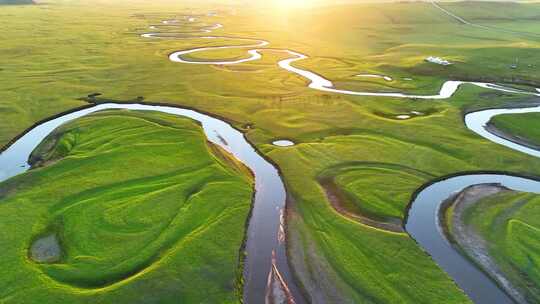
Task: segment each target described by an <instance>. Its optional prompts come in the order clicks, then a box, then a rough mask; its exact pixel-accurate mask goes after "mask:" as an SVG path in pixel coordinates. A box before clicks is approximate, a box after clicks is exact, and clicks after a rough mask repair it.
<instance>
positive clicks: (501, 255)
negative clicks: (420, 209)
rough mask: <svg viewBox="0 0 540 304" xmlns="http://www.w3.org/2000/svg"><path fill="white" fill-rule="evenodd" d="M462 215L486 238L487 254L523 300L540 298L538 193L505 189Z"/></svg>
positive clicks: (539, 214) (539, 205)
mask: <svg viewBox="0 0 540 304" xmlns="http://www.w3.org/2000/svg"><path fill="white" fill-rule="evenodd" d="M463 216H464V221H465V223H466V224H467V225H470V226H471V227H474V228H475V230H476V231H477V232H478V233H479V234H480V235H481V236H482V238H484V239H485V240H486V241H487V243H488V244H489V246H488V249H489V253H490V255H491V256H492V257H493V259H494V260H495V262H496V263H497V264H498V265H499V266H500V268H501V270H502V271H503V272H504V273H505V274H506V276H507V277H508V278H509V279H510V280H511V282H512V283H514V285H516V286H517V287H518V288H519V289H521V290H523V291H524V292H525V295H526V297H527V300H528V301H529V302H530V303H537V302H538V301H540V288H539V287H540V271H539V268H538V264H539V263H540V254H539V253H540V243H539V238H540V228H539V227H540V220H539V218H540V197H539V196H538V195H535V194H531V193H517V192H505V193H501V194H497V195H494V196H490V197H487V198H484V199H482V200H480V201H479V202H478V203H477V204H475V205H473V206H472V207H471V208H468V209H467V210H466V212H465V214H464V215H463Z"/></svg>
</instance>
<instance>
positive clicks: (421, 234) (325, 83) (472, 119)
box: [143, 24, 540, 304]
mask: <svg viewBox="0 0 540 304" xmlns="http://www.w3.org/2000/svg"><path fill="white" fill-rule="evenodd" d="M213 28H222V26H221V24H219V26H218V27H216V26H214V27H213ZM208 29H209V28H206V29H204V31H205V33H208V32H209V31H208ZM169 35H170V34H169ZM143 37H147V38H170V36H168V37H167V36H164V34H163V35H161V34H159V33H152V36H151V37H148V36H145V34H143ZM191 38H202V39H218V38H220V39H235V40H236V39H238V38H234V37H228V36H201V37H182V38H180V39H191ZM239 40H243V41H249V42H252V43H251V44H248V45H222V46H213V47H212V46H211V47H201V48H192V49H188V50H181V51H176V52H173V53H171V54H170V55H169V59H170V60H171V61H173V62H180V63H185V64H205V65H231V64H239V63H245V62H250V61H254V60H260V59H261V58H262V52H264V51H270V52H282V53H285V54H287V55H289V57H288V58H285V59H283V60H281V61H279V62H278V63H277V64H278V66H279V67H280V68H282V69H284V70H286V71H288V72H291V73H294V74H296V75H298V76H301V77H303V78H305V79H307V80H308V81H309V84H308V87H309V88H311V89H315V90H320V91H325V92H330V93H336V94H346V95H356V96H376V97H394V98H409V99H447V98H450V97H452V96H453V95H454V94H455V93H456V91H457V90H458V89H459V88H460V86H462V85H467V84H468V85H474V86H478V87H482V88H485V89H490V90H497V91H503V92H508V93H516V94H525V95H530V96H540V90H538V89H537V90H535V91H525V90H520V89H516V88H511V87H506V86H502V85H498V84H493V83H485V82H471V81H454V80H452V81H446V82H444V83H443V85H442V86H441V88H440V90H439V92H438V93H437V94H432V95H418V94H407V93H401V92H395V93H387V92H365V91H351V90H341V89H338V88H335V87H334V84H333V83H332V82H331V81H330V80H328V79H326V78H324V77H323V76H322V75H320V74H317V73H314V72H312V71H309V70H306V69H302V68H299V67H295V66H293V63H295V62H298V61H301V60H304V59H307V58H309V57H308V56H307V55H305V54H302V53H300V52H296V51H293V50H288V49H264V48H261V47H264V46H267V45H269V44H270V43H269V42H268V41H266V40H260V39H252V38H239ZM242 48H246V49H247V53H248V55H249V56H248V57H246V58H242V59H236V60H230V61H227V60H204V61H201V60H196V59H193V58H189V59H188V58H185V57H184V56H185V55H188V54H194V53H198V52H205V51H211V50H215V49H242ZM381 77H385V79H387V80H388V79H390V80H391V78H390V77H389V76H384V75H383V76H381ZM530 112H540V107H527V108H519V109H491V110H485V111H478V112H474V113H470V114H468V115H466V117H465V122H466V125H467V127H468V128H469V129H470V130H471V131H473V132H475V133H477V134H478V135H480V136H482V137H484V138H486V139H488V140H490V141H492V142H495V143H498V144H501V145H504V146H507V147H509V148H511V149H514V150H517V151H520V152H524V153H527V154H530V155H533V156H536V157H540V152H539V151H536V150H533V149H530V148H528V147H525V146H522V145H520V144H518V143H514V142H511V141H508V140H506V139H503V138H501V137H499V136H497V135H495V134H492V133H490V132H489V131H488V130H487V129H486V127H485V126H486V124H487V122H488V121H489V120H490V119H491V118H492V117H493V116H495V115H500V114H504V113H530ZM492 182H496V183H500V184H502V185H504V186H506V187H508V188H511V189H515V190H519V191H528V192H537V193H540V183H539V182H537V181H534V180H530V179H525V178H520V177H514V176H508V175H499V174H489V175H485V174H484V175H480V174H474V175H463V176H457V177H452V178H448V179H445V180H443V181H439V182H436V183H434V184H431V185H429V186H427V187H426V188H424V189H423V190H422V191H421V192H420V193H419V194H418V196H417V197H416V199H415V200H414V201H413V202H412V204H411V208H410V210H409V214H408V217H407V222H406V230H407V232H408V233H409V234H410V235H411V236H412V237H413V238H414V239H415V240H417V242H418V243H419V244H420V245H421V246H422V247H423V248H424V249H425V250H426V251H427V252H428V253H429V254H430V255H431V256H432V257H433V258H434V260H435V261H436V262H437V263H438V264H439V265H440V266H441V267H442V268H443V269H444V270H445V271H446V272H447V273H448V274H449V275H450V276H451V277H452V278H453V279H454V280H455V281H456V283H457V284H458V285H459V286H460V287H461V288H462V289H463V290H464V291H465V292H466V293H467V295H469V297H470V298H471V299H472V300H473V301H474V302H476V303H486V304H488V303H489V304H491V303H512V302H513V301H512V299H511V298H510V297H509V296H508V295H507V294H506V293H505V292H504V291H503V290H502V289H501V288H499V286H498V285H497V284H495V283H494V282H493V281H492V280H491V279H490V278H489V277H488V276H487V275H485V273H484V272H482V271H481V270H479V269H478V268H477V267H476V266H475V265H474V264H472V263H471V262H470V261H469V260H468V259H466V258H464V257H463V256H462V255H461V254H460V253H459V252H458V251H457V250H456V249H455V248H454V247H452V246H451V245H450V244H449V242H448V241H447V239H446V237H445V235H444V234H443V233H442V231H441V228H440V221H439V219H438V210H439V208H440V206H441V204H442V202H443V201H444V200H446V199H447V198H449V197H450V196H451V195H452V194H453V193H455V192H457V191H461V190H463V189H464V188H466V187H468V186H471V185H476V184H482V183H492ZM246 292H249V291H248V290H246Z"/></svg>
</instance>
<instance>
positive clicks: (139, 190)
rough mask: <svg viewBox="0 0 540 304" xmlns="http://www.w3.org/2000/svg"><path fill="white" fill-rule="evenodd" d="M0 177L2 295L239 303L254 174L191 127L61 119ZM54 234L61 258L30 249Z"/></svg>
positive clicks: (160, 117)
mask: <svg viewBox="0 0 540 304" xmlns="http://www.w3.org/2000/svg"><path fill="white" fill-rule="evenodd" d="M38 158H39V159H42V164H45V166H44V167H39V168H37V169H33V170H31V171H30V172H28V173H25V174H23V175H20V176H17V177H16V178H14V179H11V180H9V181H8V182H7V183H4V184H2V185H1V186H0V197H1V200H2V204H1V205H0V214H2V218H3V220H2V222H1V223H0V227H1V229H2V231H4V234H3V237H2V238H1V239H0V245H1V246H2V248H3V252H2V255H1V256H0V260H1V263H2V265H3V266H2V270H1V276H2V278H3V279H2V283H1V284H0V285H1V288H0V290H1V292H0V298H1V301H2V302H3V303H36V301H39V302H40V303H112V302H121V303H141V302H144V303H172V302H174V301H176V302H177V301H182V302H183V303H235V302H237V299H238V298H237V296H238V285H237V284H239V281H237V279H238V276H239V275H240V274H241V268H240V266H239V264H238V263H239V248H240V247H241V244H242V241H243V239H244V227H245V223H246V219H247V216H248V213H249V210H250V205H251V195H252V191H251V183H252V181H251V176H250V175H249V174H247V171H245V169H243V168H242V167H241V166H240V165H239V164H238V163H237V162H236V161H235V160H234V159H233V158H231V157H229V156H228V155H227V154H225V153H224V152H221V151H220V150H219V149H217V148H215V147H210V146H209V144H208V143H207V142H206V140H205V136H204V134H203V133H202V129H201V127H200V126H199V125H197V124H196V123H194V122H193V121H190V120H188V119H180V118H176V117H173V116H170V115H164V114H158V113H133V112H128V111H106V112H101V113H98V114H94V115H91V116H88V117H85V118H82V119H79V120H77V121H76V122H74V123H69V124H68V125H65V126H63V127H61V128H60V129H59V130H57V131H56V132H55V134H54V135H52V136H50V137H49V138H48V139H47V140H46V141H45V142H44V143H43V144H42V145H41V146H40V147H39V148H38V149H37V151H36V153H35V155H34V159H38ZM51 234H54V235H56V236H57V237H58V239H60V244H61V248H62V256H61V259H60V260H59V261H57V262H56V263H36V262H35V261H33V260H32V259H30V258H29V256H30V253H29V247H30V246H31V245H32V243H33V242H34V241H36V240H37V239H39V238H41V237H43V236H48V235H51Z"/></svg>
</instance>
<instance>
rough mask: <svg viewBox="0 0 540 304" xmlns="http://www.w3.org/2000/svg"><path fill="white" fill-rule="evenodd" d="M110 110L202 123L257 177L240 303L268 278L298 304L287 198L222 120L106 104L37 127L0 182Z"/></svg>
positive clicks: (260, 290)
mask: <svg viewBox="0 0 540 304" xmlns="http://www.w3.org/2000/svg"><path fill="white" fill-rule="evenodd" d="M112 109H127V110H137V111H157V112H162V113H168V114H172V115H177V116H182V117H188V118H191V119H193V120H196V121H198V122H200V123H201V125H202V127H203V129H204V133H205V134H206V137H207V139H208V140H209V141H211V142H212V143H214V144H216V145H219V146H220V147H222V148H223V149H225V150H226V151H228V152H230V153H231V154H233V155H234V156H235V157H236V158H237V159H239V160H240V161H241V162H242V163H244V165H246V166H247V167H248V168H250V169H251V171H252V172H253V173H254V174H255V191H256V192H255V198H254V202H253V209H252V214H251V218H250V220H249V228H248V232H247V243H246V251H247V252H248V255H247V258H246V261H245V269H244V284H245V296H244V298H245V299H246V302H247V303H263V302H264V297H265V293H266V291H267V285H268V276H269V274H272V275H275V276H276V277H277V278H279V280H280V282H278V284H282V285H283V286H280V288H282V289H284V290H285V293H286V296H290V297H291V298H293V297H294V299H295V300H296V303H302V296H301V294H300V292H299V290H298V289H297V288H296V287H295V285H293V284H288V286H287V284H286V283H285V282H292V276H291V273H290V271H289V267H288V264H287V257H286V253H285V244H284V242H283V241H284V234H283V233H284V227H283V224H284V223H283V220H284V217H283V210H284V209H283V208H284V207H285V198H286V193H285V187H284V185H283V182H282V181H281V177H280V175H279V172H278V170H277V169H276V168H275V167H274V166H273V165H272V164H270V163H269V162H268V161H267V160H265V159H264V158H263V157H262V156H261V155H260V154H259V153H258V152H257V151H256V150H255V149H254V148H253V146H251V144H250V143H249V142H248V141H247V140H246V139H245V138H244V135H243V134H242V133H241V132H240V131H238V130H236V129H235V128H233V127H232V126H231V125H230V124H228V123H226V122H224V121H222V120H220V119H217V118H215V117H212V116H209V115H206V114H202V113H199V112H197V111H194V110H188V109H182V108H178V107H173V106H156V105H146V104H117V103H104V104H98V105H95V106H92V107H89V108H85V109H82V110H77V111H75V112H71V113H69V114H65V115H62V116H59V117H57V118H54V119H52V120H49V121H46V122H44V123H41V124H39V125H37V126H35V127H34V128H32V129H31V130H29V131H28V132H27V133H25V134H24V135H23V136H22V137H20V138H19V139H17V140H16V141H15V142H14V143H13V144H11V145H10V146H9V147H8V148H7V149H6V150H5V151H4V152H2V153H1V154H0V182H2V181H4V180H6V179H8V178H10V177H12V176H15V175H17V174H20V173H23V172H25V171H27V170H29V169H30V166H29V164H28V158H29V156H30V154H31V153H32V151H33V150H34V149H35V148H36V147H37V146H38V145H39V143H41V142H42V141H43V140H44V139H45V138H46V137H47V135H49V134H51V132H53V131H54V129H56V128H57V127H59V126H61V125H62V124H64V123H67V122H69V121H72V120H74V119H77V118H80V117H83V116H86V115H89V114H91V113H94V112H96V111H101V110H112ZM288 293H290V294H288Z"/></svg>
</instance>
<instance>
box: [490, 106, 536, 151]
mask: <svg viewBox="0 0 540 304" xmlns="http://www.w3.org/2000/svg"><path fill="white" fill-rule="evenodd" d="M539 121H540V114H539V113H526V114H506V115H498V116H495V117H493V118H492V119H491V121H490V123H491V124H493V126H494V127H495V128H497V129H498V130H500V131H502V132H504V133H505V134H510V135H512V136H514V137H516V138H517V139H519V140H520V141H523V142H526V143H528V144H530V145H532V146H535V147H538V146H540V130H539V129H538V125H539Z"/></svg>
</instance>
